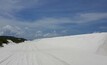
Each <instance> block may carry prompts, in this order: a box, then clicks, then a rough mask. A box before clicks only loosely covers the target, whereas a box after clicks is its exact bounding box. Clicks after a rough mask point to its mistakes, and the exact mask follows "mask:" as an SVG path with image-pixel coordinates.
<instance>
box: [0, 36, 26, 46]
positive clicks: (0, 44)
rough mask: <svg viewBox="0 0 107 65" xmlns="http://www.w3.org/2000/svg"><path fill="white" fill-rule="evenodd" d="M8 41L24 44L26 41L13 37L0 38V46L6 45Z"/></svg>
mask: <svg viewBox="0 0 107 65" xmlns="http://www.w3.org/2000/svg"><path fill="white" fill-rule="evenodd" d="M8 40H11V41H13V42H14V43H21V42H24V41H25V40H26V39H24V38H16V37H13V36H0V46H1V47H3V43H5V44H8V43H9V42H8Z"/></svg>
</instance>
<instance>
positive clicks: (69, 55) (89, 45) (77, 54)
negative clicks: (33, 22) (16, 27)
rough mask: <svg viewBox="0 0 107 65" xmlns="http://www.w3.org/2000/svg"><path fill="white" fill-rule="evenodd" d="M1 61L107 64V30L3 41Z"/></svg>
mask: <svg viewBox="0 0 107 65" xmlns="http://www.w3.org/2000/svg"><path fill="white" fill-rule="evenodd" d="M0 65H107V33H94V34H84V35H76V36H65V37H56V38H46V39H40V40H34V41H27V42H24V43H22V44H17V45H6V46H5V47H4V48H0Z"/></svg>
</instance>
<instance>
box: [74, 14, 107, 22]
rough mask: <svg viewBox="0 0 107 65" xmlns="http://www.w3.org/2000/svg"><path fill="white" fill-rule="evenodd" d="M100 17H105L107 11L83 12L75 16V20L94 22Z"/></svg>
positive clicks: (106, 16)
mask: <svg viewBox="0 0 107 65" xmlns="http://www.w3.org/2000/svg"><path fill="white" fill-rule="evenodd" d="M101 19H107V13H85V14H78V15H77V16H75V21H76V22H77V23H87V22H92V21H93V22H94V21H97V20H101Z"/></svg>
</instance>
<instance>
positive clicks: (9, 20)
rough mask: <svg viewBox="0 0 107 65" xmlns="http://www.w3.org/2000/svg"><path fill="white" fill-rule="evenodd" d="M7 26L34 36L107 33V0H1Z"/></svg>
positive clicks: (2, 23) (2, 19)
mask: <svg viewBox="0 0 107 65" xmlns="http://www.w3.org/2000/svg"><path fill="white" fill-rule="evenodd" d="M6 25H12V26H18V27H20V28H21V29H23V30H24V31H28V32H29V31H31V33H32V35H35V34H36V32H38V31H42V33H44V34H46V33H51V35H52V34H53V33H55V34H56V35H73V34H83V33H93V32H107V0H0V27H1V28H2V27H3V26H6ZM26 28H28V29H29V30H26ZM27 34H28V33H26V35H27ZM53 36H54V35H53Z"/></svg>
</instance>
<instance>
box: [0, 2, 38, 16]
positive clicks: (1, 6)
mask: <svg viewBox="0 0 107 65" xmlns="http://www.w3.org/2000/svg"><path fill="white" fill-rule="evenodd" d="M39 1H40V0H0V15H1V16H5V17H6V16H8V17H11V18H12V17H14V16H13V15H14V14H15V13H16V12H18V11H21V10H23V9H25V8H30V7H33V6H35V7H37V5H39V4H40V3H39Z"/></svg>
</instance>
